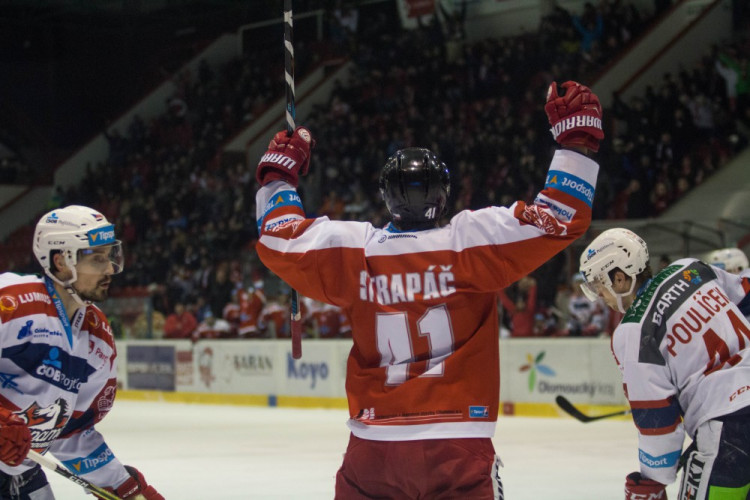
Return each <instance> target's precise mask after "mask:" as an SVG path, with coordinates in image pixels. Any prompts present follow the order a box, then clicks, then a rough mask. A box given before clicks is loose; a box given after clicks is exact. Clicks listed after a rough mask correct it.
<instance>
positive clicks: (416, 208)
mask: <svg viewBox="0 0 750 500" xmlns="http://www.w3.org/2000/svg"><path fill="white" fill-rule="evenodd" d="M380 193H381V194H382V195H383V199H384V200H385V206H386V207H387V208H388V212H390V214H391V217H392V219H393V224H394V225H395V226H396V227H397V228H398V229H402V230H409V229H425V228H429V227H434V226H435V225H436V224H437V222H438V219H440V217H441V216H442V215H443V213H444V212H445V210H446V204H447V202H448V195H449V194H450V174H449V173H448V168H447V167H446V166H445V163H443V162H441V161H440V159H439V158H438V157H437V155H436V154H435V153H433V152H432V151H430V150H429V149H424V148H405V149H401V150H399V151H396V154H394V155H393V156H391V157H390V158H388V160H387V161H386V162H385V166H383V170H382V172H380Z"/></svg>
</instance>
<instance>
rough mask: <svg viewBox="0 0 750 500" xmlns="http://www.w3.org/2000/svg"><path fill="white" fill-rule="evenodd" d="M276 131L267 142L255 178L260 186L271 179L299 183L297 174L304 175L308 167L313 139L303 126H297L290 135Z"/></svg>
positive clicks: (295, 184)
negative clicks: (266, 147)
mask: <svg viewBox="0 0 750 500" xmlns="http://www.w3.org/2000/svg"><path fill="white" fill-rule="evenodd" d="M286 134H287V133H286V132H278V133H277V134H276V135H275V136H273V139H271V142H270V143H269V144H268V151H266V154H264V155H263V156H262V157H261V159H260V163H259V164H258V170H257V171H256V173H255V178H256V180H257V181H258V183H259V184H260V185H261V186H265V185H266V184H268V183H269V182H271V181H279V180H281V181H286V182H288V183H289V184H291V185H292V186H294V187H297V185H298V184H299V176H300V175H305V174H306V173H307V169H308V168H309V167H310V150H311V149H312V148H313V147H314V146H315V141H314V140H313V138H312V135H310V131H309V130H307V129H306V128H305V127H297V129H296V130H295V131H294V133H293V134H292V135H291V136H288V135H286Z"/></svg>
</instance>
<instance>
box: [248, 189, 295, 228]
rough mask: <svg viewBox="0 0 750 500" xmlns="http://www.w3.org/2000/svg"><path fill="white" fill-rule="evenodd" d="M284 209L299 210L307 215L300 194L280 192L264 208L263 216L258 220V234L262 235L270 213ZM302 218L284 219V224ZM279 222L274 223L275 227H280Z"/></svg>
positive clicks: (290, 217) (291, 217)
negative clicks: (261, 232)
mask: <svg viewBox="0 0 750 500" xmlns="http://www.w3.org/2000/svg"><path fill="white" fill-rule="evenodd" d="M284 207H293V208H295V209H298V210H299V211H300V212H301V213H303V214H304V213H305V209H304V207H303V206H302V199H301V198H300V197H299V194H297V191H291V190H289V191H279V192H278V193H276V194H274V195H273V196H272V197H271V199H270V200H268V203H266V206H264V207H263V216H262V217H261V218H260V219H258V221H257V223H258V232H259V233H260V231H261V227H262V226H263V223H264V221H265V220H266V217H267V216H268V214H269V213H271V212H273V211H274V210H277V209H279V208H284ZM299 218H300V217H293V216H289V217H284V218H283V219H285V220H284V222H288V221H289V220H292V219H299ZM278 225H280V224H279V221H276V222H275V223H274V226H278ZM266 229H268V227H266Z"/></svg>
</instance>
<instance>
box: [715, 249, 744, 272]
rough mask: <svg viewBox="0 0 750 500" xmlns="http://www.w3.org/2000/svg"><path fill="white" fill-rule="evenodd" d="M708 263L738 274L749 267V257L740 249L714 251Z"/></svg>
mask: <svg viewBox="0 0 750 500" xmlns="http://www.w3.org/2000/svg"><path fill="white" fill-rule="evenodd" d="M706 262H708V263H709V264H711V265H712V266H716V267H718V268H720V269H724V270H725V271H727V272H729V273H733V274H738V273H739V272H740V271H742V270H744V269H747V267H748V263H747V255H745V252H743V251H742V250H740V249H739V248H722V249H720V250H714V251H713V252H710V253H709V254H708V257H706Z"/></svg>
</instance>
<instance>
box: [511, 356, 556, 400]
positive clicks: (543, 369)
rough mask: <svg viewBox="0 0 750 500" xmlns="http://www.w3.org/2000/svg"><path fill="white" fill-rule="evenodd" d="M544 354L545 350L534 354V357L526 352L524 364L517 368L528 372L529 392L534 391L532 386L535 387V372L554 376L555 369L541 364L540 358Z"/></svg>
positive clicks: (541, 358) (542, 357)
mask: <svg viewBox="0 0 750 500" xmlns="http://www.w3.org/2000/svg"><path fill="white" fill-rule="evenodd" d="M545 355H546V352H545V351H542V352H540V353H539V354H537V355H536V357H532V356H531V354H529V353H527V354H526V364H525V365H523V366H521V368H519V369H518V371H520V372H529V378H528V385H529V392H534V387H536V379H537V373H540V374H542V375H545V376H547V377H554V376H555V375H556V373H555V370H553V369H552V368H550V367H549V366H547V365H545V364H542V360H543V359H544V356H545Z"/></svg>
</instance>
